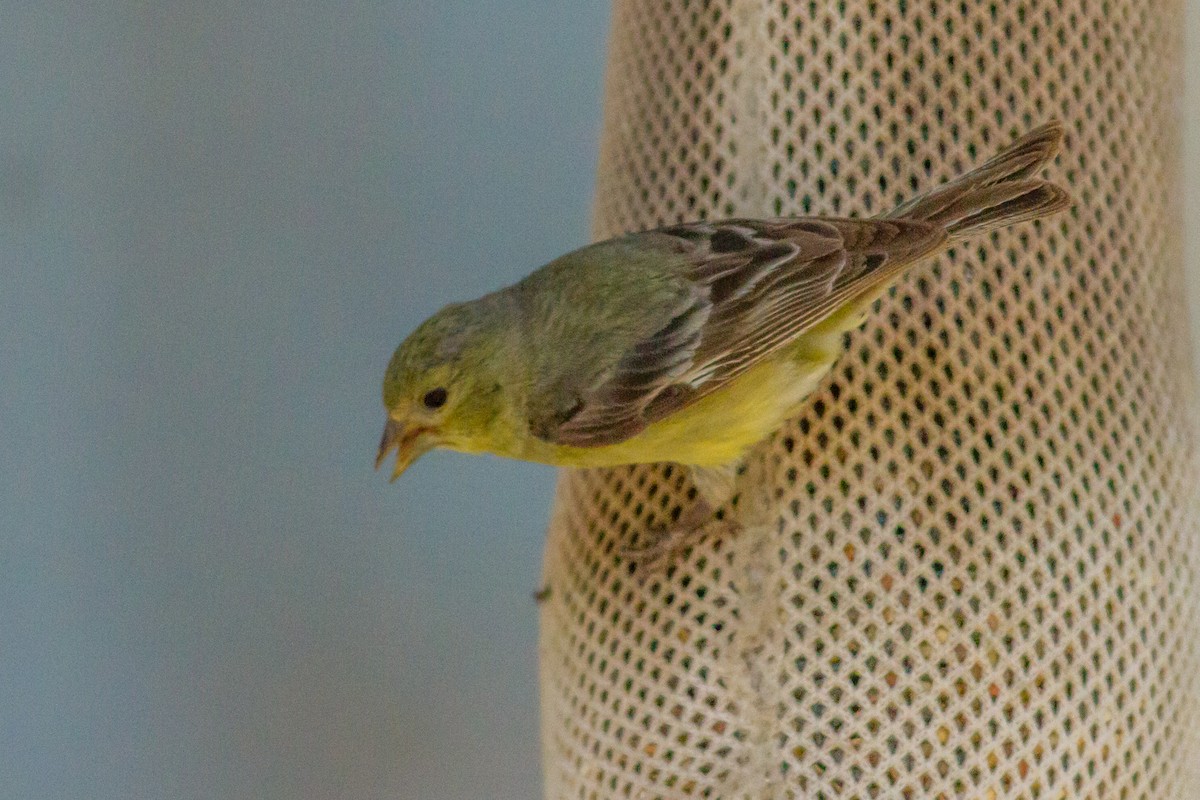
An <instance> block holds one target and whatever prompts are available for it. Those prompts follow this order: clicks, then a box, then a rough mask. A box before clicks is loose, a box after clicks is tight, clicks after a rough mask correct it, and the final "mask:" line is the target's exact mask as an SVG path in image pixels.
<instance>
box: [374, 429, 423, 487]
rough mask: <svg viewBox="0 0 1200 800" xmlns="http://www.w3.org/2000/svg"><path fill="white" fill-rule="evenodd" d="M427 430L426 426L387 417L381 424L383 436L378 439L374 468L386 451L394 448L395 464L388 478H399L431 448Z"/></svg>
mask: <svg viewBox="0 0 1200 800" xmlns="http://www.w3.org/2000/svg"><path fill="white" fill-rule="evenodd" d="M429 432H430V431H429V429H428V428H424V427H412V426H408V425H405V424H404V423H403V422H400V421H398V420H394V419H391V418H389V419H388V421H387V424H386V425H384V426H383V437H382V438H381V439H380V440H379V454H378V455H376V456H375V469H379V468H380V467H381V466H383V462H384V461H385V460H386V459H387V457H388V453H390V452H391V451H393V450H395V451H396V466H395V467H393V468H392V476H391V477H390V478H388V480H389V481H394V480H396V478H399V477H400V476H401V475H403V474H404V470H406V469H408V468H409V466H410V465H411V464H412V463H413V462H414V461H416V460H417V459H418V458H420V457H421V456H423V455H425V453H427V452H429V451H430V450H431V449H432V448H433V445H434V442H433V441H432V438H431V437H430V436H428V435H427V434H428V433H429Z"/></svg>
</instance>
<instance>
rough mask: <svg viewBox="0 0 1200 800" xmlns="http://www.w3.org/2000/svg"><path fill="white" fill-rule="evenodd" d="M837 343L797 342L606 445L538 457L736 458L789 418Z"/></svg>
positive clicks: (572, 462) (574, 461) (576, 462)
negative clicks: (700, 396) (694, 399)
mask: <svg viewBox="0 0 1200 800" xmlns="http://www.w3.org/2000/svg"><path fill="white" fill-rule="evenodd" d="M813 345H818V346H815V347H814V346H813ZM840 345H841V343H840V336H838V337H837V340H836V342H835V341H833V337H830V340H828V341H827V340H825V337H820V340H819V341H813V340H809V341H807V342H805V341H804V340H801V342H798V343H797V344H795V345H793V346H792V347H789V348H787V349H785V350H783V351H781V352H780V353H779V354H777V355H776V356H774V357H773V358H768V359H766V360H765V361H763V362H761V363H759V364H757V365H756V366H754V367H752V368H751V369H749V370H747V371H746V372H745V373H743V374H742V375H741V376H740V377H738V378H737V379H736V380H734V381H732V382H730V383H729V384H728V385H727V386H725V387H723V388H721V389H719V390H718V391H715V392H713V393H712V394H709V395H706V396H705V397H703V398H701V399H700V400H697V401H696V402H695V403H693V404H691V405H689V406H687V407H686V408H684V409H682V410H681V411H679V412H677V413H675V414H672V415H671V416H669V417H666V418H665V419H662V420H659V421H658V422H655V423H654V424H652V425H650V426H649V427H647V428H646V429H645V430H644V431H642V432H641V433H639V434H638V435H637V436H634V437H633V438H631V439H628V440H626V441H624V442H620V443H618V444H613V445H606V446H604V447H589V448H583V447H553V454H552V455H550V457H549V458H546V459H538V460H547V461H549V462H550V463H554V464H558V465H561V466H577V467H600V466H616V465H619V464H643V463H650V462H656V461H674V462H677V463H680V464H689V465H695V466H718V465H723V464H729V463H731V462H734V461H737V460H739V459H740V458H742V457H743V456H744V455H745V454H746V451H747V450H749V449H750V448H751V447H752V446H754V445H755V444H757V443H758V442H760V441H762V440H763V439H765V438H767V437H768V436H770V435H771V434H772V433H774V432H775V431H776V430H778V429H779V427H780V426H781V425H783V423H784V422H786V421H787V419H788V418H789V417H790V416H792V415H793V413H794V412H795V409H796V407H797V406H798V405H799V404H800V403H801V401H803V400H804V398H805V397H807V396H808V395H809V394H810V393H811V392H812V391H813V389H815V388H816V386H817V384H818V383H819V382H820V380H821V378H823V377H824V375H825V373H826V372H828V371H829V367H830V366H832V364H833V362H834V361H835V360H836V358H837V355H838V354H839V353H840V350H841V346H840Z"/></svg>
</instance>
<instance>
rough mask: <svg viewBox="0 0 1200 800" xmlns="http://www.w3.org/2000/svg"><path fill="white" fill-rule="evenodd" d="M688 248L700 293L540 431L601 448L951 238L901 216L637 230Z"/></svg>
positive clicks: (651, 241) (673, 249)
mask: <svg viewBox="0 0 1200 800" xmlns="http://www.w3.org/2000/svg"><path fill="white" fill-rule="evenodd" d="M638 236H639V237H642V238H643V241H642V242H640V243H639V244H641V245H644V246H646V247H655V248H661V249H662V250H663V251H664V253H671V254H679V253H681V252H682V253H683V254H684V257H685V258H686V260H687V264H688V266H687V275H686V279H687V281H688V283H689V285H690V287H691V288H692V291H691V292H690V293H689V294H688V295H687V296H686V297H684V298H683V299H682V300H681V301H680V302H679V303H678V304H677V306H675V307H674V308H673V309H672V311H671V314H670V315H669V317H668V319H667V321H666V322H665V323H664V324H663V326H662V327H661V328H660V329H659V330H658V331H656V332H655V333H654V334H652V335H650V336H648V337H646V338H644V339H642V340H641V341H639V342H637V343H636V344H635V345H634V346H632V347H630V348H629V349H628V350H627V351H626V352H625V353H624V354H623V355H622V356H621V357H620V358H619V360H618V361H617V363H616V366H615V368H614V369H612V370H611V371H609V372H607V373H606V374H605V375H604V376H603V377H602V378H601V380H600V382H599V383H598V384H597V385H595V386H592V387H590V388H589V389H588V390H587V391H585V392H584V394H583V396H581V397H580V398H579V402H578V403H577V404H575V406H574V407H573V408H572V409H571V413H570V414H569V415H568V416H566V417H565V418H563V419H560V420H556V424H555V425H554V426H552V427H551V428H550V429H548V430H547V429H545V428H542V429H541V430H537V431H536V433H537V435H539V436H541V437H542V438H544V439H546V440H548V441H552V442H555V443H557V444H566V445H574V446H579V447H597V446H600V445H606V444H615V443H617V442H621V441H624V440H626V439H628V438H630V437H632V436H634V435H636V434H637V433H639V432H640V431H641V430H643V429H644V428H645V427H646V426H647V425H649V424H650V423H652V422H654V421H656V420H659V419H662V418H663V417H665V416H667V415H669V414H671V413H674V412H675V411H678V410H679V409H681V408H684V407H686V406H687V405H688V404H690V403H692V402H694V401H695V400H697V399H698V398H700V397H703V396H704V395H706V394H708V393H709V392H711V391H713V390H715V389H718V388H720V387H721V386H723V385H725V384H726V383H727V382H729V381H730V380H732V379H733V378H735V377H737V376H738V375H740V374H741V373H742V372H744V371H745V370H746V369H748V368H749V367H751V366H753V365H754V364H756V363H757V362H759V361H761V360H762V359H763V358H765V357H766V356H768V355H770V354H771V353H774V352H775V351H777V350H778V349H779V348H781V347H784V346H786V345H787V344H788V343H790V342H792V341H794V340H795V339H796V338H797V337H798V336H800V335H801V334H803V333H804V332H805V331H807V330H809V329H811V328H812V327H813V326H814V325H816V324H817V323H819V322H820V321H821V320H823V319H824V318H825V317H827V316H829V315H830V314H831V313H833V312H834V311H835V310H837V309H838V308H839V307H840V306H842V305H843V304H845V303H847V302H850V301H852V300H854V299H856V298H858V297H861V296H865V295H869V294H870V293H871V292H872V291H873V290H875V291H877V290H878V289H880V288H881V287H882V286H884V285H886V284H887V283H889V282H890V281H891V280H893V279H894V278H895V277H896V275H897V274H898V273H899V272H900V271H901V270H902V269H903V268H904V267H906V266H908V265H909V264H911V263H912V262H913V261H915V260H916V259H918V258H920V257H921V256H923V255H926V254H928V253H929V252H931V251H932V250H933V249H935V248H936V247H938V246H939V245H940V244H942V242H943V241H944V240H945V231H944V230H943V229H942V228H940V227H938V226H936V225H933V224H930V223H926V222H913V221H909V220H898V219H873V220H852V219H825V218H802V219H795V218H791V219H777V220H728V221H725V222H720V223H711V224H707V223H700V224H694V225H675V226H672V227H668V228H662V229H659V230H657V231H650V232H647V233H644V234H639V235H638Z"/></svg>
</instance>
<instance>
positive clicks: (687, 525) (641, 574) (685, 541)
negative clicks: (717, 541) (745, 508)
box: [618, 513, 741, 585]
mask: <svg viewBox="0 0 1200 800" xmlns="http://www.w3.org/2000/svg"><path fill="white" fill-rule="evenodd" d="M689 516H691V515H689ZM740 527H741V526H740V525H738V524H737V523H736V522H734V521H733V520H730V519H729V518H728V517H726V518H724V519H717V518H715V517H713V516H712V515H711V513H709V514H707V515H706V518H705V519H702V520H699V521H696V520H694V519H688V520H687V521H686V522H685V521H684V520H680V521H679V522H677V523H675V524H672V525H666V526H659V527H654V528H651V529H650V530H649V531H647V532H646V538H645V539H644V540H643V539H640V537H639V541H638V542H637V543H636V544H633V543H631V544H626V545H624V546H622V547H621V548H620V550H619V551H618V554H619V555H620V557H621V558H622V559H623V560H625V561H627V562H629V564H630V572H631V574H632V575H633V576H634V578H635V579H636V580H637V581H638V582H639V583H641V584H643V585H644V584H645V583H646V581H648V580H650V579H651V578H653V577H656V576H660V575H663V574H665V573H666V571H667V569H668V568H669V567H670V566H671V565H672V564H675V563H677V562H678V561H679V560H680V559H681V558H682V557H683V555H684V553H685V551H687V550H688V549H689V548H691V547H694V546H695V545H698V544H700V543H701V542H703V541H704V540H705V539H707V538H708V537H710V536H712V535H714V534H719V533H727V534H732V533H736V532H737V531H738V529H739V528H740Z"/></svg>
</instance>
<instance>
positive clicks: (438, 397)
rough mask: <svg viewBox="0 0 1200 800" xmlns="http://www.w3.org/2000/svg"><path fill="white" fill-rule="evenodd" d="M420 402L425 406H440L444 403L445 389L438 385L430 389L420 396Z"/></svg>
mask: <svg viewBox="0 0 1200 800" xmlns="http://www.w3.org/2000/svg"><path fill="white" fill-rule="evenodd" d="M421 402H422V403H424V404H425V407H426V408H441V407H442V406H444V405H446V390H445V389H443V388H441V387H440V386H439V387H438V388H436V389H430V390H429V391H428V392H426V393H425V396H424V397H423V398H421Z"/></svg>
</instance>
